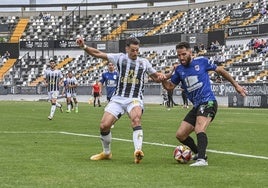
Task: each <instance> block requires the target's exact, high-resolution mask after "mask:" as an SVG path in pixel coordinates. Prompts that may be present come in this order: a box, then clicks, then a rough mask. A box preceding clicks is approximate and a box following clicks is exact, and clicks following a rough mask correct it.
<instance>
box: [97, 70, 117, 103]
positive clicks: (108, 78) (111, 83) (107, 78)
mask: <svg viewBox="0 0 268 188" xmlns="http://www.w3.org/2000/svg"><path fill="white" fill-rule="evenodd" d="M117 79H118V73H117V72H116V71H114V72H109V71H108V72H105V73H103V74H102V76H101V80H100V82H101V83H102V84H105V85H106V94H107V97H108V98H111V97H112V96H113V94H114V92H115V90H116V84H117Z"/></svg>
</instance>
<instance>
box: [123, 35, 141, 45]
mask: <svg viewBox="0 0 268 188" xmlns="http://www.w3.org/2000/svg"><path fill="white" fill-rule="evenodd" d="M131 44H134V45H139V44H140V40H139V39H137V38H136V37H130V38H127V40H126V46H130V45H131Z"/></svg>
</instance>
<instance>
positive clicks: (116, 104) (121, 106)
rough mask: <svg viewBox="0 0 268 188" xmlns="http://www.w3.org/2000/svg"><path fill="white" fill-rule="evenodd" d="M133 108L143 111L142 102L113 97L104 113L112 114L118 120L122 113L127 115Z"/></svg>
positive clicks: (134, 99) (136, 99)
mask: <svg viewBox="0 0 268 188" xmlns="http://www.w3.org/2000/svg"><path fill="white" fill-rule="evenodd" d="M135 106H140V107H141V108H142V109H144V105H143V101H142V100H141V99H139V98H126V97H120V96H113V97H112V98H111V101H110V102H109V103H108V105H107V106H106V107H105V109H104V111H105V112H109V113H110V114H113V115H114V117H115V118H116V119H118V118H119V117H120V116H121V115H123V114H124V113H126V112H127V113H129V112H130V111H131V110H132V109H133V108H134V107H135Z"/></svg>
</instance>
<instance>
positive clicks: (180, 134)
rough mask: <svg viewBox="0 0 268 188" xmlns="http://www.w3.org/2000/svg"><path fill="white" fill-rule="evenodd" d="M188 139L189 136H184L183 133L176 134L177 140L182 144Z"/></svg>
mask: <svg viewBox="0 0 268 188" xmlns="http://www.w3.org/2000/svg"><path fill="white" fill-rule="evenodd" d="M187 137H188V135H185V134H183V133H181V132H177V133H176V138H177V139H178V140H179V141H180V142H182V141H184V140H185V139H186V138H187Z"/></svg>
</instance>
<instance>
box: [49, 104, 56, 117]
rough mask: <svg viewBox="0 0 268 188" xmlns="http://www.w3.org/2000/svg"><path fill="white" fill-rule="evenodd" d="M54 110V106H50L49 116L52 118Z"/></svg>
mask: <svg viewBox="0 0 268 188" xmlns="http://www.w3.org/2000/svg"><path fill="white" fill-rule="evenodd" d="M55 110H56V104H54V103H53V104H52V105H51V108H50V116H51V117H53V116H54V113H55Z"/></svg>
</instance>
